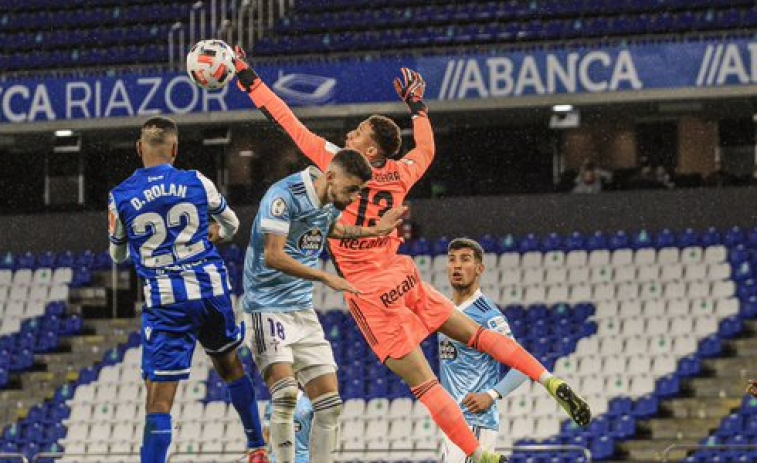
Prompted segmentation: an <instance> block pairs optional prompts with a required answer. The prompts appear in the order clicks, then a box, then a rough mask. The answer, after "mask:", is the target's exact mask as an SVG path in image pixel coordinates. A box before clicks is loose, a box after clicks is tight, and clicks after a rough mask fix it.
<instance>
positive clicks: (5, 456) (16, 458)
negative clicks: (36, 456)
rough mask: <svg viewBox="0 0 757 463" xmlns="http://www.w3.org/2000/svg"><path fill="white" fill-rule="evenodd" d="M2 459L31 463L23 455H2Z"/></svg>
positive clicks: (0, 457)
mask: <svg viewBox="0 0 757 463" xmlns="http://www.w3.org/2000/svg"><path fill="white" fill-rule="evenodd" d="M0 459H2V460H9V459H10V460H19V461H22V462H24V463H29V459H28V458H26V456H25V455H23V454H21V453H0Z"/></svg>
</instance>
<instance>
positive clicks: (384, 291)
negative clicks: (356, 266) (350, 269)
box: [345, 255, 455, 363]
mask: <svg viewBox="0 0 757 463" xmlns="http://www.w3.org/2000/svg"><path fill="white" fill-rule="evenodd" d="M349 281H350V283H352V285H353V286H355V287H356V288H357V289H358V290H359V291H360V292H361V294H359V295H356V294H350V293H347V294H346V295H345V299H346V301H347V307H348V308H349V311H350V313H351V314H352V317H353V318H354V319H355V322H356V323H357V326H358V327H359V328H360V331H361V332H362V333H363V337H364V338H365V340H366V341H367V342H368V345H370V346H371V349H373V352H374V353H375V354H376V356H377V357H378V358H379V360H380V361H381V362H382V363H383V362H384V361H385V360H386V359H387V358H395V359H398V358H402V357H404V356H406V355H407V354H409V353H410V352H412V351H413V350H414V349H415V348H416V347H418V346H419V345H420V344H421V342H423V340H424V339H426V338H427V337H428V336H429V335H430V334H432V333H435V332H436V331H437V330H438V329H439V327H441V326H442V325H443V324H444V322H446V321H447V320H448V319H449V317H450V316H451V315H452V311H453V310H455V306H454V304H453V303H452V301H450V300H449V299H448V298H446V297H444V296H443V295H442V294H441V293H440V292H439V291H437V290H436V289H434V287H432V286H431V285H429V284H428V283H424V282H423V281H422V280H421V276H420V273H419V272H418V268H417V267H416V266H415V263H414V262H413V260H412V259H411V258H410V257H408V256H402V255H397V256H393V257H392V260H390V261H389V262H388V263H387V265H386V266H384V267H382V269H381V272H375V273H374V272H371V273H365V274H363V273H357V274H353V275H351V276H350V278H349Z"/></svg>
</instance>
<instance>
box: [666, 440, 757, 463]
mask: <svg viewBox="0 0 757 463" xmlns="http://www.w3.org/2000/svg"><path fill="white" fill-rule="evenodd" d="M676 449H680V450H757V445H739V444H732V445H729V444H720V445H680V444H673V445H670V446H668V447H666V448H665V450H663V452H662V461H663V463H666V462H668V461H670V452H672V451H673V450H676Z"/></svg>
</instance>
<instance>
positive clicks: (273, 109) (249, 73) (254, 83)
mask: <svg viewBox="0 0 757 463" xmlns="http://www.w3.org/2000/svg"><path fill="white" fill-rule="evenodd" d="M234 51H235V52H236V55H237V57H236V60H235V62H234V63H235V69H236V73H237V79H238V86H239V88H240V89H241V90H242V91H243V92H245V93H247V96H249V97H250V99H251V100H252V102H253V104H254V105H255V106H257V107H258V108H259V109H260V110H261V111H262V112H263V114H265V116H266V117H267V118H268V119H269V120H270V121H271V122H273V123H274V124H275V125H277V126H278V127H279V128H281V129H282V130H283V131H284V132H285V133H286V134H287V135H289V138H291V139H292V141H293V142H294V144H295V145H297V147H298V148H299V149H300V151H302V153H303V154H304V155H305V156H307V158H308V159H310V160H311V161H312V162H313V163H314V164H315V165H316V166H317V167H318V168H319V169H321V170H322V171H325V170H326V168H327V167H328V165H329V162H331V158H333V157H334V154H336V152H337V151H338V150H339V148H338V147H337V146H336V145H334V144H332V143H329V142H328V141H326V140H325V139H324V138H322V137H320V136H318V135H316V134H314V133H313V132H311V131H310V130H308V128H307V127H305V125H304V124H303V123H302V122H300V120H299V119H297V116H295V115H294V113H293V112H292V110H291V109H289V106H287V104H286V103H284V101H283V100H282V99H281V98H279V97H278V96H277V95H276V94H275V93H273V91H271V89H270V88H268V86H267V85H266V84H265V82H263V80H262V79H261V78H260V77H259V76H258V74H257V73H256V72H255V71H254V70H253V69H252V67H250V65H249V64H248V63H247V59H246V55H245V53H244V50H242V48H241V47H240V46H239V45H237V46H236V47H234Z"/></svg>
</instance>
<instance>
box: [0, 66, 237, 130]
mask: <svg viewBox="0 0 757 463" xmlns="http://www.w3.org/2000/svg"><path fill="white" fill-rule="evenodd" d="M229 87H230V86H226V87H224V88H222V89H220V90H217V91H213V92H207V91H204V90H202V89H200V88H198V87H197V86H196V85H194V84H193V83H192V82H191V81H190V80H189V77H187V76H185V75H177V76H172V77H171V76H154V77H139V78H134V79H130V80H124V79H115V80H113V81H111V80H100V79H98V80H94V81H92V80H80V81H71V82H66V83H65V85H64V86H63V88H62V92H61V91H60V90H61V85H60V84H53V83H46V82H43V83H36V84H26V85H22V84H14V85H10V86H7V87H6V86H2V85H0V116H2V117H0V120H2V119H7V120H8V122H33V121H43V120H48V121H54V120H57V119H96V118H101V117H123V116H155V115H157V114H162V113H166V112H167V113H173V114H186V113H189V112H193V111H227V110H228V109H229V108H228V106H227V103H226V100H225V98H226V94H227V93H228V91H229ZM56 92H57V93H58V94H57V95H56ZM53 97H54V98H55V101H53ZM61 98H63V101H62V102H61V101H60V99H61Z"/></svg>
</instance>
